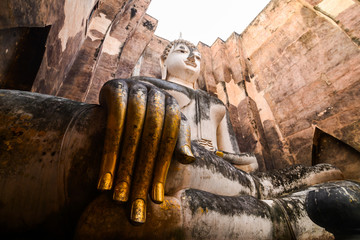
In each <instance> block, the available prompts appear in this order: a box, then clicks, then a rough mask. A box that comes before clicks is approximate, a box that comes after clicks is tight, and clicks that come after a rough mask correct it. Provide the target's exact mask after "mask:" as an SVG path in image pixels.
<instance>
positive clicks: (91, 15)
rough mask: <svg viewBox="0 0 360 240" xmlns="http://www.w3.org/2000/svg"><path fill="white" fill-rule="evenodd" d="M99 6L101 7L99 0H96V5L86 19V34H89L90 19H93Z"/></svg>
mask: <svg viewBox="0 0 360 240" xmlns="http://www.w3.org/2000/svg"><path fill="white" fill-rule="evenodd" d="M98 8H99V0H98V1H96V3H95V4H94V7H93V8H92V9H91V12H90V14H89V17H88V18H87V20H86V26H85V32H84V34H85V36H86V34H87V30H88V27H89V25H90V21H91V19H92V17H93V16H94V13H95V11H96V10H97V9H98Z"/></svg>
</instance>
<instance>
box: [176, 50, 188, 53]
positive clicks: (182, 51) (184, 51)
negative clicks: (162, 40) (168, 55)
mask: <svg viewBox="0 0 360 240" xmlns="http://www.w3.org/2000/svg"><path fill="white" fill-rule="evenodd" d="M176 52H180V53H187V51H186V50H184V49H178V50H176Z"/></svg>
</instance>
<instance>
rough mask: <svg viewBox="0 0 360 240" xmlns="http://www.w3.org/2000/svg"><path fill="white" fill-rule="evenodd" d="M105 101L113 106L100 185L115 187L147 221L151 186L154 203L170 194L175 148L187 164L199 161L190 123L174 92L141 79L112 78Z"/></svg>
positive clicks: (138, 218) (136, 216) (136, 217)
mask: <svg viewBox="0 0 360 240" xmlns="http://www.w3.org/2000/svg"><path fill="white" fill-rule="evenodd" d="M100 105H102V106H103V107H105V108H106V110H107V125H106V134H105V143H104V149H103V157H102V162H101V168H100V176H99V182H98V189H100V190H111V189H114V194H113V199H114V200H116V201H120V202H127V201H128V200H129V199H130V201H131V204H130V205H131V214H130V219H131V221H132V222H133V223H144V222H145V220H146V201H147V196H148V192H149V190H150V186H152V188H151V198H152V200H153V201H154V202H156V203H161V202H162V201H163V199H164V186H165V180H166V175H167V172H168V169H169V166H170V162H171V158H172V155H173V152H174V149H175V153H176V155H178V156H179V157H178V159H179V160H180V161H181V162H182V163H191V162H193V161H194V160H195V158H194V156H193V155H192V152H191V148H190V146H191V145H190V128H189V125H188V124H187V122H186V118H185V117H184V116H181V113H180V109H179V105H178V104H177V102H176V100H175V99H174V98H173V97H172V96H171V95H169V94H167V93H166V92H164V91H162V90H160V89H159V88H157V87H155V86H153V85H150V84H147V83H143V82H139V81H134V80H111V81H109V82H107V83H106V84H105V85H104V86H103V87H102V89H101V92H100ZM116 168H117V171H116ZM113 183H114V184H113Z"/></svg>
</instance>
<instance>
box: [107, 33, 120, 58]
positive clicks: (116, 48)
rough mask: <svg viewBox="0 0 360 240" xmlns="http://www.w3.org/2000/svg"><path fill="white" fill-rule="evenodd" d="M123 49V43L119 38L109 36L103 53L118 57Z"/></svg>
mask: <svg viewBox="0 0 360 240" xmlns="http://www.w3.org/2000/svg"><path fill="white" fill-rule="evenodd" d="M121 47H122V42H121V41H119V40H118V39H117V38H114V37H112V36H110V35H107V36H106V38H105V41H104V45H103V48H102V53H107V54H109V55H118V54H119V52H120V49H121Z"/></svg>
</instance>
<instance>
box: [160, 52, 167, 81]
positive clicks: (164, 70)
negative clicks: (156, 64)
mask: <svg viewBox="0 0 360 240" xmlns="http://www.w3.org/2000/svg"><path fill="white" fill-rule="evenodd" d="M160 68H161V79H163V80H166V75H167V66H166V65H165V60H164V59H163V58H162V57H160Z"/></svg>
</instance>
